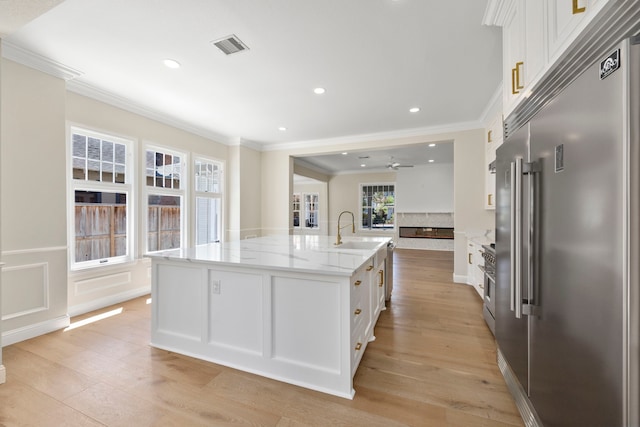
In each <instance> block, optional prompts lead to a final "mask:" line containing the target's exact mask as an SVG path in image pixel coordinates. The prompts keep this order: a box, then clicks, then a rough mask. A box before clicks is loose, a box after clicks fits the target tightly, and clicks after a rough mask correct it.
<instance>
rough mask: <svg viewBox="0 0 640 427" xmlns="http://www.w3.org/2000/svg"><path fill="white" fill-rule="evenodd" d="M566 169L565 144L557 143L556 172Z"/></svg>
mask: <svg viewBox="0 0 640 427" xmlns="http://www.w3.org/2000/svg"><path fill="white" fill-rule="evenodd" d="M563 170H564V144H560V145H556V173H558V172H562V171H563Z"/></svg>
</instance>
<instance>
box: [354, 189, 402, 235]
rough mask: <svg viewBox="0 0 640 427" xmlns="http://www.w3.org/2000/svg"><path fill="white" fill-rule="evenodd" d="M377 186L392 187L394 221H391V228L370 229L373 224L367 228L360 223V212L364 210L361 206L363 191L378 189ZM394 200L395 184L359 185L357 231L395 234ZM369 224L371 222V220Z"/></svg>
mask: <svg viewBox="0 0 640 427" xmlns="http://www.w3.org/2000/svg"><path fill="white" fill-rule="evenodd" d="M379 186H393V199H394V203H393V212H394V220H393V225H392V226H388V227H372V225H373V224H370V225H369V227H365V226H364V224H363V222H362V212H363V209H364V207H365V206H364V205H363V203H362V202H363V198H364V197H363V196H364V195H363V190H364V188H365V187H379ZM395 198H396V183H395V182H372V183H360V184H359V186H358V229H359V230H360V231H364V232H381V233H386V232H395V229H396V226H397V217H396V209H395V208H396V204H395ZM370 222H373V221H372V219H371V221H370Z"/></svg>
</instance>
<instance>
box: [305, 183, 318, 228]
mask: <svg viewBox="0 0 640 427" xmlns="http://www.w3.org/2000/svg"><path fill="white" fill-rule="evenodd" d="M306 196H316V209H315V210H314V212H315V213H316V223H317V224H318V225H316V226H315V227H307V214H308V213H309V212H311V211H310V210H307V200H306ZM300 204H301V209H300V211H301V212H303V213H304V215H302V216H301V217H300V219H301V220H303V221H304V226H301V228H305V229H307V230H319V229H320V209H319V208H318V206H319V205H320V193H318V192H317V191H313V192H305V193H302V197H301V198H300Z"/></svg>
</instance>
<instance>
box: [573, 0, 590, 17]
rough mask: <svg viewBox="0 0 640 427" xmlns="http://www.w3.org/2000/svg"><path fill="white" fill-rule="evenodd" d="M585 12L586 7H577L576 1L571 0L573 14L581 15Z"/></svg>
mask: <svg viewBox="0 0 640 427" xmlns="http://www.w3.org/2000/svg"><path fill="white" fill-rule="evenodd" d="M585 10H587V8H586V7H578V0H573V14H574V15H576V14H578V13H582V12H584V11H585Z"/></svg>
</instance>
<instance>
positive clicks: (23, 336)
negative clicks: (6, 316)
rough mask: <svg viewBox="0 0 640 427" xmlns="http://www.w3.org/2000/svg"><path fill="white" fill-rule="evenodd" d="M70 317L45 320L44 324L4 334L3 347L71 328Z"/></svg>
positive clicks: (36, 324)
mask: <svg viewBox="0 0 640 427" xmlns="http://www.w3.org/2000/svg"><path fill="white" fill-rule="evenodd" d="M69 323H70V320H69V316H67V315H65V316H60V317H56V318H55V319H51V320H45V321H44V322H40V323H35V324H33V325H28V326H23V327H21V328H18V329H13V330H10V331H6V332H3V333H2V346H3V347H5V346H8V345H11V344H15V343H17V342H20V341H24V340H28V339H30V338H35V337H39V336H40V335H44V334H48V333H49V332H53V331H57V330H58V329H63V328H66V327H67V326H69Z"/></svg>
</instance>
